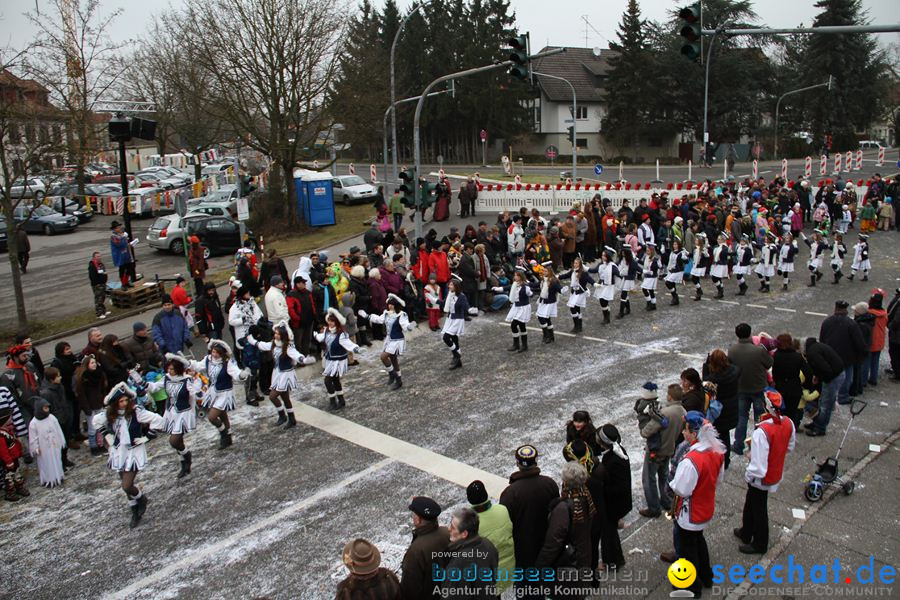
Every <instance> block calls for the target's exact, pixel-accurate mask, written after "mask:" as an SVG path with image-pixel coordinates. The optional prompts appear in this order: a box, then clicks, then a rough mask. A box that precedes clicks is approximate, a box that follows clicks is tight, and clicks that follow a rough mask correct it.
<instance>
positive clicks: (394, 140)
mask: <svg viewBox="0 0 900 600" xmlns="http://www.w3.org/2000/svg"><path fill="white" fill-rule="evenodd" d="M424 7H425V3H424V2H423V3H421V4H417V5H416V6H414V7H413V8H412V9H411V10H410V11H409V14H408V15H406V17H404V19H403V20H402V21H400V27H398V28H397V33H395V34H394V41H393V42H392V43H391V108H390V111H391V144H392V146H391V149H392V152H393V156H392V157H391V159H392V164H393V171H392V177H393V178H394V180H395V181H396V179H397V96H396V94H395V92H394V53H395V51H396V50H397V41H398V40H399V39H400V34H401V33H402V32H403V28H404V27H406V22H407V21H409V18H410V17H412V16H413V15H414V14H415V13H417V12H418V11H419V10H420V9H422V8H424ZM385 161H387V158H385ZM385 170H387V169H385ZM385 175H387V173H385Z"/></svg>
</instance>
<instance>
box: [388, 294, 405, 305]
mask: <svg viewBox="0 0 900 600" xmlns="http://www.w3.org/2000/svg"><path fill="white" fill-rule="evenodd" d="M387 301H388V302H396V303H397V304H399V305H400V306H402V307H404V308H406V302H404V301H403V298H401V297H400V296H398V295H397V294H388V296H387Z"/></svg>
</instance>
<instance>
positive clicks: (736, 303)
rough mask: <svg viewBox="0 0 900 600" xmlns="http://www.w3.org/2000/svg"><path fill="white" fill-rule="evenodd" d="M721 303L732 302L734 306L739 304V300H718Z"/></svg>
mask: <svg viewBox="0 0 900 600" xmlns="http://www.w3.org/2000/svg"><path fill="white" fill-rule="evenodd" d="M719 302H721V303H722V304H734V305H735V306H740V305H741V303H740V302H735V301H734V300H719Z"/></svg>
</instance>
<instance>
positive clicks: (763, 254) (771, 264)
mask: <svg viewBox="0 0 900 600" xmlns="http://www.w3.org/2000/svg"><path fill="white" fill-rule="evenodd" d="M777 253H778V248H777V247H776V246H775V244H766V245H764V246H763V247H762V248H761V249H760V252H759V264H758V265H756V268H755V269H754V270H753V271H754V272H755V273H756V274H757V275H762V276H763V277H774V276H775V258H776V254H777Z"/></svg>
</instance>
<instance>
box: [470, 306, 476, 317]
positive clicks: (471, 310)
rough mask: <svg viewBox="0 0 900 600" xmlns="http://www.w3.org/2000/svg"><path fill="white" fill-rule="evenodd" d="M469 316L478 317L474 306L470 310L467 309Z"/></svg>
mask: <svg viewBox="0 0 900 600" xmlns="http://www.w3.org/2000/svg"><path fill="white" fill-rule="evenodd" d="M469 314H470V315H476V316H477V315H478V309H477V308H475V307H474V306H473V307H471V308H470V309H469Z"/></svg>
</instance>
